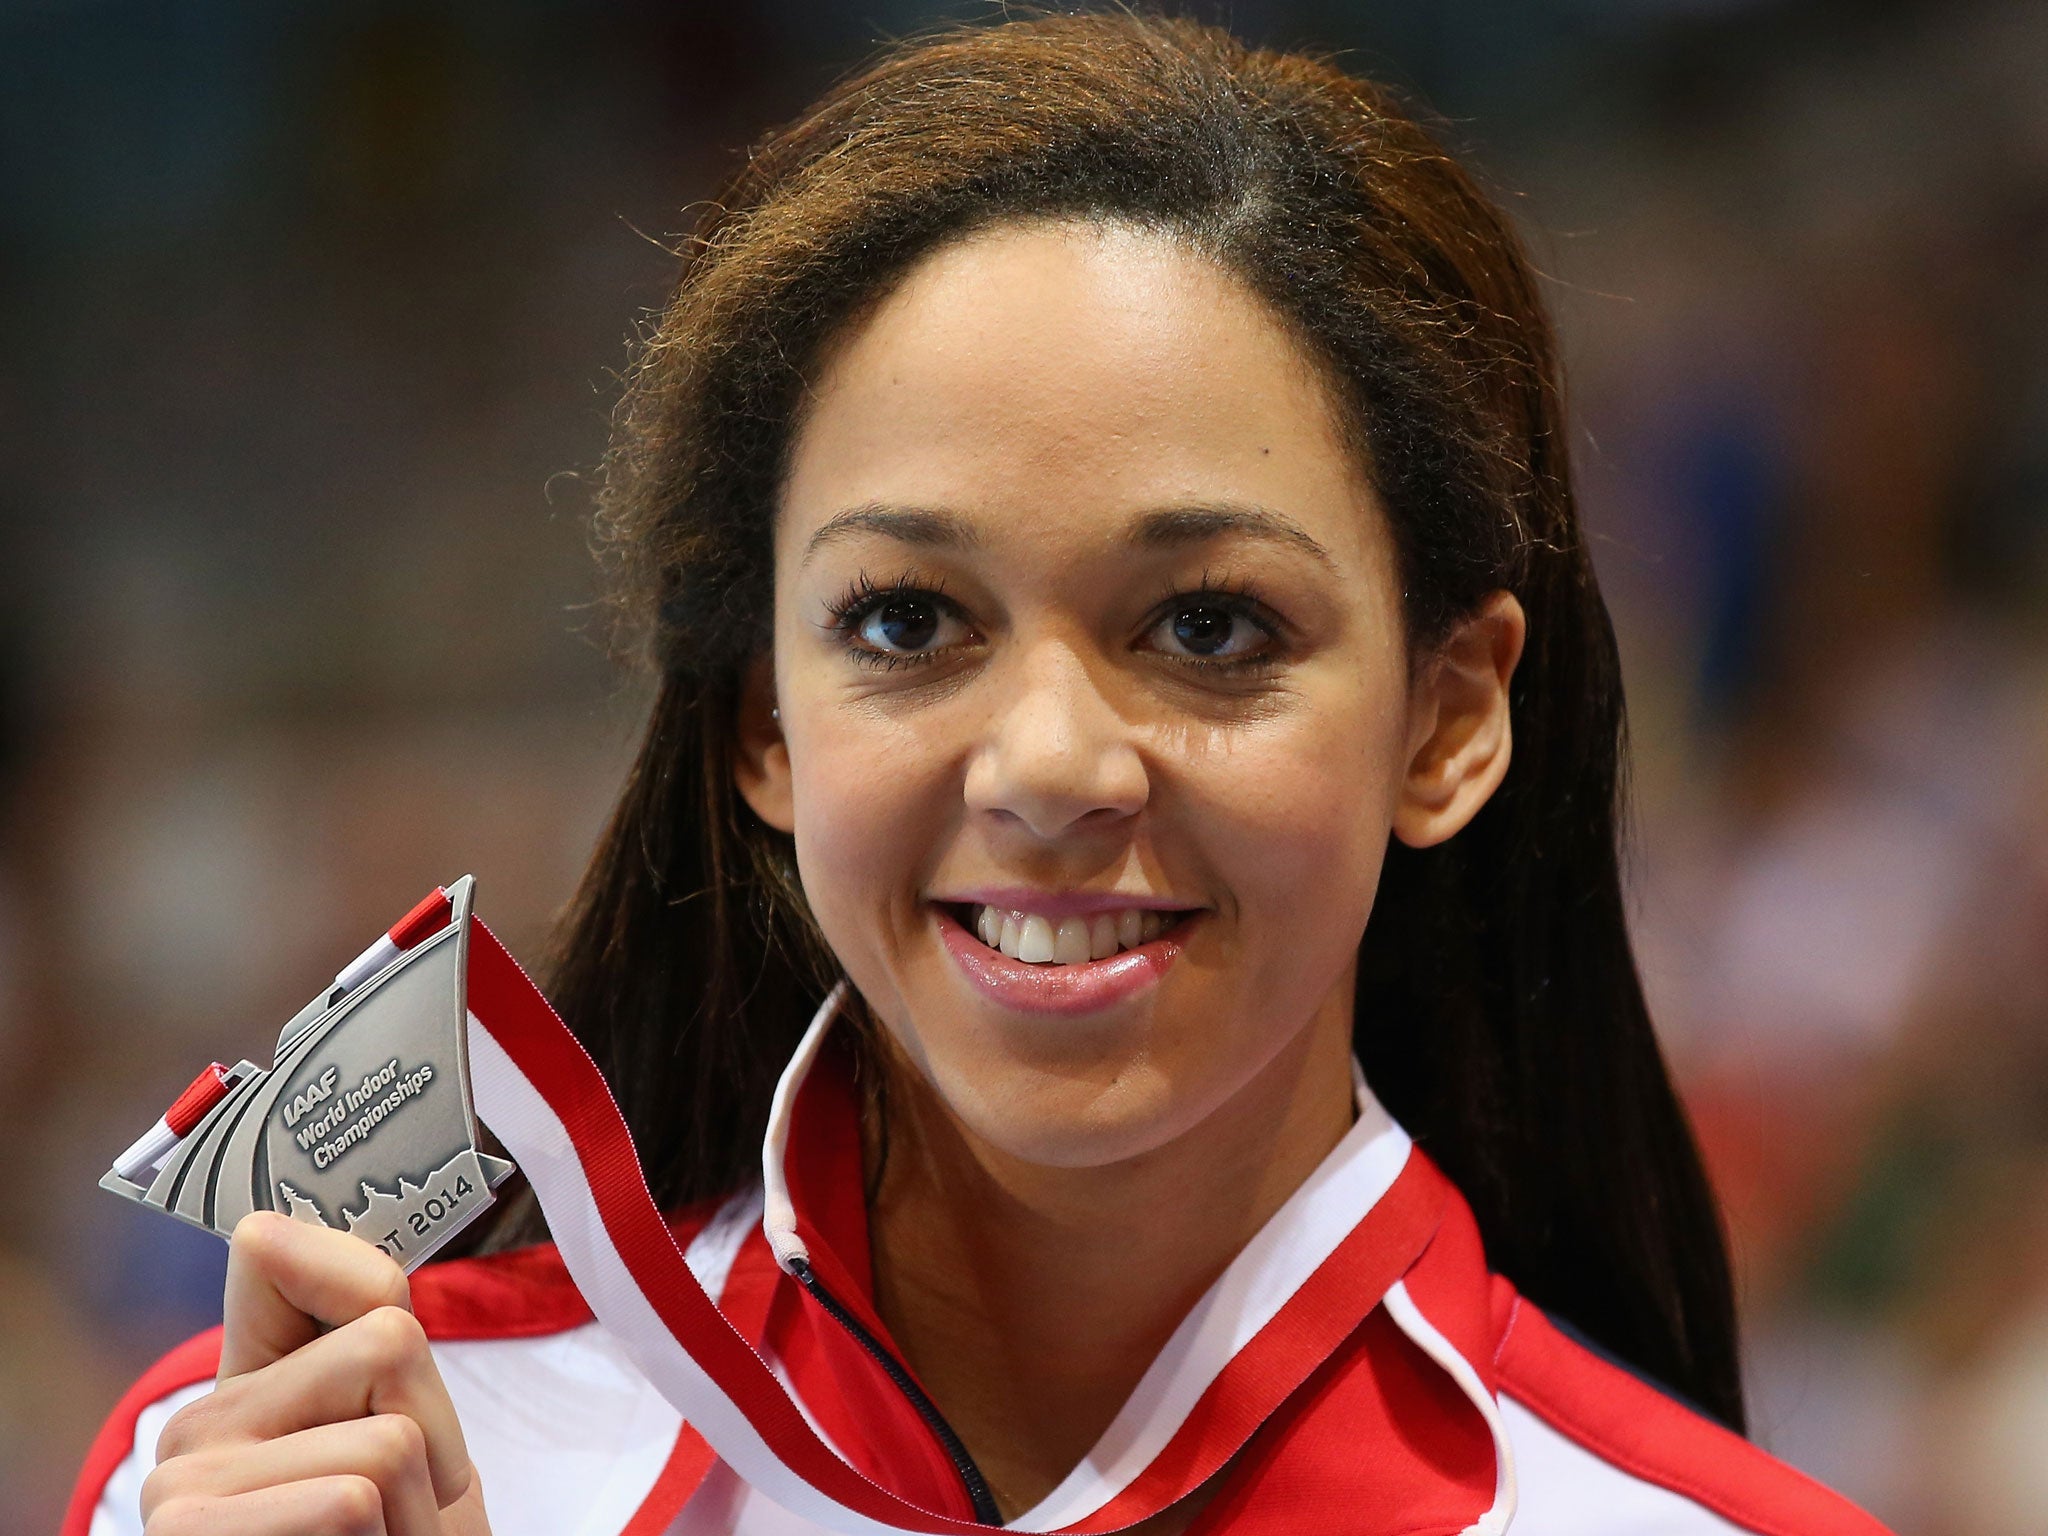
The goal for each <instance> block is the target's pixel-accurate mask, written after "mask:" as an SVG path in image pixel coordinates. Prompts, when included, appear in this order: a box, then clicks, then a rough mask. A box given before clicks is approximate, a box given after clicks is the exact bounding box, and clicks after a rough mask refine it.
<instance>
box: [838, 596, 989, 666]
mask: <svg viewBox="0 0 2048 1536" xmlns="http://www.w3.org/2000/svg"><path fill="white" fill-rule="evenodd" d="M841 623H842V625H843V626H844V628H845V629H846V630H847V632H848V635H849V637H850V639H851V645H850V647H849V648H850V649H851V650H852V651H853V652H854V653H855V655H856V657H857V658H858V659H861V660H868V661H880V660H884V659H887V660H891V661H895V660H911V659H925V658H929V657H931V656H933V655H935V654H937V653H938V652H940V651H944V650H947V649H949V648H951V647H953V646H956V645H961V644H964V643H966V642H967V641H969V640H971V639H973V637H974V632H973V630H971V629H970V628H969V627H968V625H967V622H966V620H965V619H963V618H962V617H961V616H960V615H959V613H958V612H957V611H956V610H955V609H954V608H953V606H952V605H951V604H950V603H948V602H946V601H945V600H944V599H942V598H940V597H938V596H937V595H936V594H934V593H929V592H887V593H880V594H877V595H876V596H875V597H874V598H873V599H871V600H870V601H869V603H868V604H867V605H866V606H865V607H864V608H863V609H858V610H856V611H854V612H852V613H849V614H847V615H846V617H845V618H844V619H842V620H841Z"/></svg>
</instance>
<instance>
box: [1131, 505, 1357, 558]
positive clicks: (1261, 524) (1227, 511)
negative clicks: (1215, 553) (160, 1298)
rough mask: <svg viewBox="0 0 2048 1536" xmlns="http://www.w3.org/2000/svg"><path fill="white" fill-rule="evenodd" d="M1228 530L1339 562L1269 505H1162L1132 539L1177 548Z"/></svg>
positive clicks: (1142, 522) (1146, 516)
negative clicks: (1289, 545)
mask: <svg viewBox="0 0 2048 1536" xmlns="http://www.w3.org/2000/svg"><path fill="white" fill-rule="evenodd" d="M1225 533H1236V534H1243V535H1245V536H1247V537H1250V538H1254V539H1268V540H1272V541H1274V542H1276V543H1281V544H1291V545H1293V546H1294V547H1295V548H1296V549H1299V550H1301V551H1303V552H1304V553H1306V554H1309V555H1312V556H1314V557H1315V559H1317V560H1319V561H1321V562H1322V563H1323V564H1324V565H1329V566H1334V565H1335V564H1336V563H1337V562H1336V561H1335V560H1334V559H1333V558H1332V557H1331V555H1330V552H1329V551H1328V550H1327V549H1325V548H1323V546H1322V545H1320V544H1318V543H1317V542H1316V541H1315V540H1314V539H1313V538H1311V537H1310V536H1309V532H1308V530H1307V529H1306V528H1304V527H1302V526H1301V524H1299V523H1297V522H1296V521H1295V520H1294V519H1293V518H1291V517H1289V516H1287V515H1286V514H1285V513H1284V512H1275V511H1273V510H1271V509H1270V508H1268V507H1247V506H1231V505H1225V506H1211V507H1161V508H1159V509H1158V510H1157V511H1153V512H1147V513H1145V514H1144V515H1143V516H1142V517H1140V518H1139V519H1138V525H1137V527H1136V528H1135V529H1133V530H1132V534H1131V542H1132V543H1134V544H1139V545H1143V546H1144V547H1145V548H1147V549H1177V548H1179V547H1181V546H1182V545H1185V544H1200V543H1203V542H1205V541H1206V540H1209V539H1213V538H1215V537H1217V535H1219V534H1225Z"/></svg>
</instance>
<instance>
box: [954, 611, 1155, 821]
mask: <svg viewBox="0 0 2048 1536" xmlns="http://www.w3.org/2000/svg"><path fill="white" fill-rule="evenodd" d="M1005 670H1006V671H1007V672H1008V673H1009V676H1007V677H1005V678H1002V679H994V678H991V679H989V681H990V683H992V684H994V685H995V686H994V687H993V688H991V690H990V692H991V694H992V695H994V696H996V697H997V700H998V702H996V703H995V704H994V706H993V707H992V710H991V713H990V716H989V720H988V725H987V729H986V735H985V737H984V739H983V741H982V742H981V744H980V746H979V747H978V748H977V749H976V751H975V753H974V756H973V758H972V760H971V761H970V762H969V764H968V768H967V783H966V791H965V792H966V798H967V806H968V809H970V810H973V811H985V812H989V813H992V814H995V815H997V816H1001V817H1004V818H1008V819H1010V820H1013V821H1015V822H1016V823H1018V824H1020V825H1021V826H1022V827H1023V828H1025V829H1027V830H1028V831H1030V832H1031V833H1032V834H1033V835H1034V836H1036V837H1039V838H1044V839H1051V838H1056V837H1058V836H1060V835H1061V834H1062V833H1064V832H1067V831H1069V830H1070V829H1072V828H1074V827H1076V826H1078V825H1080V824H1081V823H1083V822H1085V821H1087V820H1088V819H1089V818H1090V817H1093V818H1095V819H1096V820H1097V821H1100V822H1109V821H1116V820H1122V819H1123V818H1125V817H1128V816H1133V815H1135V814H1137V812H1138V810H1139V809H1140V808H1141V807H1142V806H1143V805H1144V804H1145V801H1146V798H1147V796H1148V795H1149V794H1150V793H1151V785H1150V781H1149V778H1148V775H1147V773H1146V770H1145V764H1144V760H1143V758H1142V757H1141V756H1140V755H1139V753H1138V750H1137V747H1136V745H1135V743H1134V741H1133V740H1132V734H1131V728H1130V726H1129V725H1128V724H1127V723H1126V722H1125V720H1124V719H1123V717H1122V716H1121V715H1120V714H1119V713H1118V712H1117V710H1116V708H1115V706H1114V704H1113V703H1112V702H1111V701H1110V700H1109V699H1107V698H1105V697H1104V696H1103V693H1102V690H1101V689H1100V688H1099V687H1098V686H1097V684H1096V681H1095V679H1094V678H1093V677H1091V676H1090V675H1089V670H1088V667H1087V665H1086V663H1085V662H1084V661H1083V659H1082V658H1081V657H1080V656H1078V655H1076V654H1075V652H1074V651H1073V649H1072V648H1071V647H1070V646H1066V645H1062V644H1057V643H1053V642H1050V641H1048V642H1045V643H1042V644H1040V645H1037V646H1033V647H1031V648H1029V649H1027V650H1024V651H1021V652H1020V653H1018V654H1017V655H1016V656H1014V657H1013V658H1012V660H1011V664H1010V666H1009V667H1008V668H1006V669H1005Z"/></svg>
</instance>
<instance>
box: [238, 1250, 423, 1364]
mask: <svg viewBox="0 0 2048 1536" xmlns="http://www.w3.org/2000/svg"><path fill="white" fill-rule="evenodd" d="M379 1307H403V1308H405V1309H406V1310H407V1311H410V1310H412V1290H411V1287H410V1286H408V1285H407V1284H406V1279H405V1271H404V1270H402V1269H400V1268H399V1267H398V1264H397V1262H396V1261H395V1260H393V1259H392V1258H391V1257H390V1256H389V1255H387V1254H385V1253H383V1252H381V1251H380V1250H378V1249H376V1248H374V1247H372V1246H371V1245H370V1244H368V1243H366V1242H364V1241H363V1240H362V1239H361V1238H359V1237H353V1236H351V1235H350V1234H348V1233H346V1232H339V1231H336V1230H335V1229H334V1228H332V1227H316V1226H314V1225H313V1224H312V1223H310V1222H304V1221H293V1220H292V1219H291V1218H290V1217H289V1216H285V1215H282V1214H280V1213H279V1212H277V1211H255V1212H252V1213H251V1214H250V1215H247V1216H244V1217H243V1218H242V1219H241V1220H240V1221H239V1222H237V1223H236V1224H235V1232H234V1236H233V1237H232V1238H230V1239H229V1242H228V1280H227V1292H226V1296H225V1299H224V1301H223V1318H222V1321H223V1325H224V1330H223V1337H222V1340H221V1349H220V1378H219V1379H220V1380H222V1381H227V1380H229V1379H230V1378H232V1377H235V1376H241V1375H245V1374H247V1373H248V1372H250V1371H256V1370H261V1369H262V1368H263V1367H264V1366H266V1365H269V1364H270V1363H271V1362H272V1361H273V1360H280V1359H282V1358H283V1357H284V1356H286V1355H288V1354H290V1353H291V1352H292V1351H293V1350H295V1349H298V1348H299V1347H300V1346H301V1345H304V1344H309V1343H311V1342H312V1341H313V1340H314V1339H316V1338H318V1337H319V1336H320V1334H321V1333H322V1332H324V1331H325V1330H326V1329H328V1328H339V1327H340V1326H341V1325H342V1324H344V1323H352V1322H354V1321H355V1320H356V1319H357V1318H359V1317H364V1316H367V1315H368V1314H369V1313H371V1312H374V1311H376V1310H377V1309H378V1308H379Z"/></svg>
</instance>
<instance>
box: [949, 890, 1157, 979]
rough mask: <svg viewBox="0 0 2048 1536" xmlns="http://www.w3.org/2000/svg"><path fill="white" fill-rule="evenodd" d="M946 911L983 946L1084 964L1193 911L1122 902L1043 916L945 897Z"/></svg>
mask: <svg viewBox="0 0 2048 1536" xmlns="http://www.w3.org/2000/svg"><path fill="white" fill-rule="evenodd" d="M945 909H946V911H947V912H948V913H949V914H950V915H951V916H952V918H953V920H954V921H955V922H957V923H958V924H959V925H960V926H961V927H962V928H964V929H966V930H967V932H968V933H970V934H972V935H974V937H975V938H977V939H979V940H980V941H981V942H982V944H983V945H985V946H986V947H987V948H989V949H992V950H995V951H996V952H998V953H1000V954H1003V955H1007V956H1008V957H1009V958H1010V959H1012V960H1016V961H1020V962H1022V963H1023V964H1025V965H1047V966H1057V965H1084V964H1086V963H1087V962H1089V961H1091V960H1107V959H1109V958H1110V957H1111V956H1113V955H1117V954H1121V953H1122V952H1123V951H1125V950H1128V949H1136V948H1137V947H1138V946H1139V945H1141V944H1149V943H1151V942H1152V941H1153V940H1154V939H1156V938H1159V937H1160V936H1161V935H1163V934H1168V933H1171V932H1173V931H1174V930H1175V929H1176V928H1178V927H1180V926H1181V925H1182V924H1183V923H1185V922H1186V921H1187V920H1188V919H1189V918H1191V917H1193V916H1194V915H1195V910H1194V909H1190V910H1186V911H1178V912H1161V911H1157V910H1154V909H1151V908H1141V907H1126V908H1124V909H1122V910H1121V911H1114V912H1098V913H1096V914H1094V915H1093V916H1092V917H1046V916H1044V915H1042V914H1040V913H1036V912H1019V911H1013V910H1011V909H1009V908H1005V907H991V906H984V905H982V904H980V903H978V902H949V903H946V904H945Z"/></svg>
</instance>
